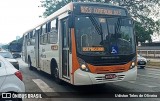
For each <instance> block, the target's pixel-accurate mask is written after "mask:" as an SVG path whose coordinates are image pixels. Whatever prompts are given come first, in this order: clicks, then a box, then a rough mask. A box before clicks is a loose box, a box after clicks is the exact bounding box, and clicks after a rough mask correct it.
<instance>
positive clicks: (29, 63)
mask: <svg viewBox="0 0 160 101" xmlns="http://www.w3.org/2000/svg"><path fill="white" fill-rule="evenodd" d="M28 67H29V70H33V66H32V63H31V59H30V58H28Z"/></svg>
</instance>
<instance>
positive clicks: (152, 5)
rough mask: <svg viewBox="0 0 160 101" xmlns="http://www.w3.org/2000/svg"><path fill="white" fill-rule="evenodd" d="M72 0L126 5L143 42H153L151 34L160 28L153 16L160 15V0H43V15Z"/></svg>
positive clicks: (47, 14) (138, 35)
mask: <svg viewBox="0 0 160 101" xmlns="http://www.w3.org/2000/svg"><path fill="white" fill-rule="evenodd" d="M71 1H82V2H104V3H112V4H113V5H120V6H122V7H125V8H126V9H127V10H128V11H129V13H130V15H131V16H132V18H133V19H134V20H135V28H136V34H137V37H138V41H139V42H142V43H143V42H145V41H146V40H148V41H149V42H152V39H151V35H152V34H153V32H158V31H159V29H160V23H159V22H156V21H155V20H154V19H153V18H152V17H157V16H159V15H160V12H159V10H160V9H159V8H160V0H44V1H41V3H42V5H41V7H44V8H45V9H46V10H45V12H44V13H43V16H44V17H47V16H49V15H50V14H52V13H53V12H55V11H56V10H58V9H60V8H61V7H63V6H64V5H66V4H67V3H69V2H71ZM153 10H154V12H153Z"/></svg>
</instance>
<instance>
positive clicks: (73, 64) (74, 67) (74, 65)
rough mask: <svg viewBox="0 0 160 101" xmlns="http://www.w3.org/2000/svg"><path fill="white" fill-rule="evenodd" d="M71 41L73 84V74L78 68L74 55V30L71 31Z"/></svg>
mask: <svg viewBox="0 0 160 101" xmlns="http://www.w3.org/2000/svg"><path fill="white" fill-rule="evenodd" d="M71 37H72V38H71V39H72V73H71V74H72V80H73V84H74V72H75V71H76V70H77V69H78V68H79V67H80V65H79V63H78V59H77V53H76V41H75V34H74V28H72V29H71Z"/></svg>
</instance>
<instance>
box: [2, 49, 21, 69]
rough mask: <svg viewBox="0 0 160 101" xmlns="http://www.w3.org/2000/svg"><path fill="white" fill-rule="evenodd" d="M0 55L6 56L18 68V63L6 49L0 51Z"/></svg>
mask: <svg viewBox="0 0 160 101" xmlns="http://www.w3.org/2000/svg"><path fill="white" fill-rule="evenodd" d="M0 55H1V56H3V57H4V58H6V59H7V60H8V61H9V62H10V63H11V64H12V65H13V66H14V67H15V68H16V69H18V70H19V63H18V61H17V60H16V59H14V58H13V55H12V54H11V53H10V52H8V51H0Z"/></svg>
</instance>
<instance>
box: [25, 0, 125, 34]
mask: <svg viewBox="0 0 160 101" xmlns="http://www.w3.org/2000/svg"><path fill="white" fill-rule="evenodd" d="M80 5H85V6H103V7H105V6H107V7H110V8H117V9H123V10H124V11H125V12H126V11H127V10H126V9H125V8H123V7H120V6H115V5H110V4H107V3H98V2H70V3H68V4H67V5H65V6H64V7H62V8H60V9H59V10H57V11H55V12H54V13H52V14H51V15H50V16H48V17H47V18H45V19H44V20H43V21H42V22H40V23H38V24H37V25H36V26H33V27H32V28H31V29H29V30H27V31H26V32H25V33H24V35H25V34H26V33H28V32H30V31H32V30H34V29H36V28H37V27H39V26H41V25H43V24H45V23H46V22H48V21H50V20H52V19H54V18H56V17H57V16H59V15H61V14H63V13H65V12H67V11H74V10H75V9H74V8H76V7H77V6H80ZM76 12H77V11H76ZM126 15H128V14H126Z"/></svg>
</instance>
